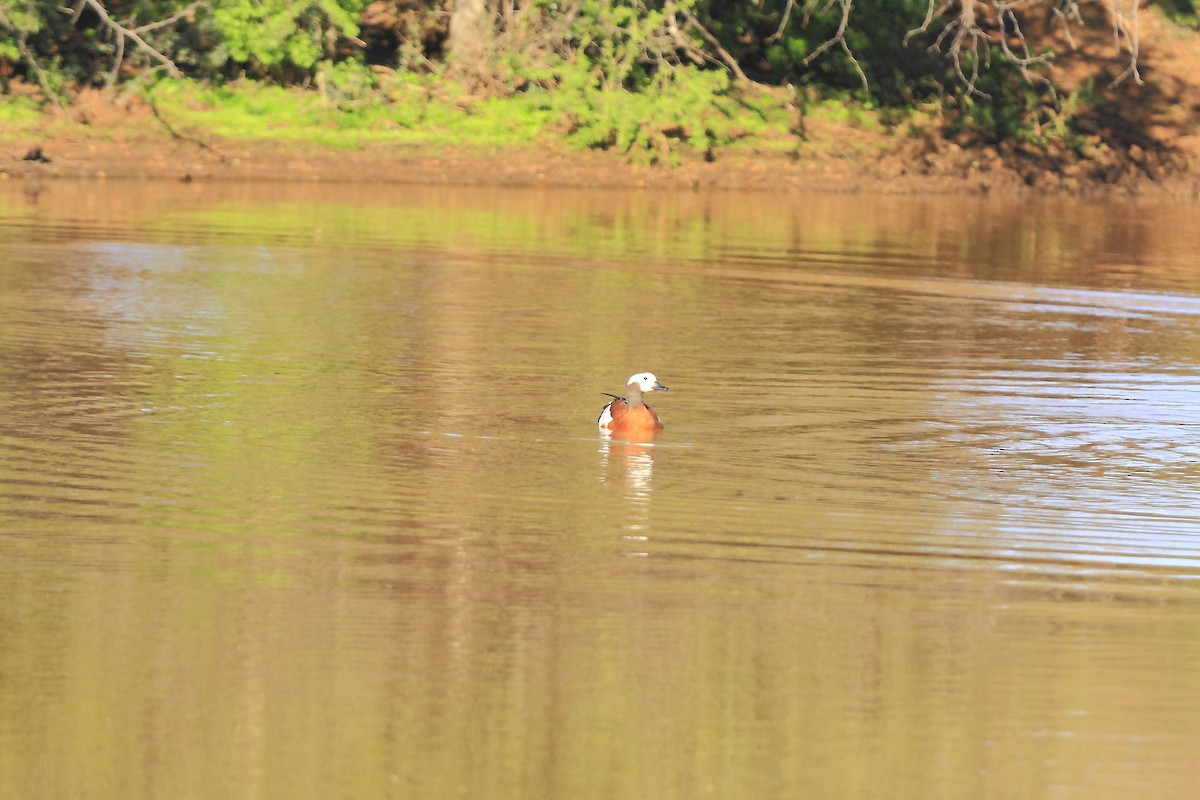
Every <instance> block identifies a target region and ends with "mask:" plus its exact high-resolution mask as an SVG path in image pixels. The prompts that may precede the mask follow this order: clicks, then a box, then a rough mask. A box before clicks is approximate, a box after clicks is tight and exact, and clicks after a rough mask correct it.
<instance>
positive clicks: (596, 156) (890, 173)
mask: <svg viewBox="0 0 1200 800" xmlns="http://www.w3.org/2000/svg"><path fill="white" fill-rule="evenodd" d="M842 134H843V135H852V134H850V133H849V132H845V131H843V132H842ZM893 145H894V146H893V147H892V148H890V149H880V150H878V151H877V154H874V155H872V156H871V157H870V158H865V157H862V156H861V155H860V156H845V157H843V156H839V155H837V154H834V155H817V156H809V155H805V154H804V153H803V148H800V149H799V151H798V152H797V153H794V154H783V155H780V154H778V153H772V154H766V153H734V154H720V153H718V154H716V156H715V158H714V159H713V160H712V161H698V160H697V161H694V162H691V163H683V164H680V165H678V166H673V167H666V166H646V165H637V164H631V163H629V162H628V161H627V160H625V159H624V158H622V157H620V156H617V155H612V154H607V153H600V152H578V151H570V150H551V149H546V148H542V149H538V150H532V149H507V150H496V151H487V152H481V151H477V150H474V151H472V150H450V149H445V148H422V147H407V146H396V145H389V146H380V147H367V148H361V149H356V150H334V149H323V148H319V147H314V146H310V145H287V146H284V145H278V144H264V143H261V142H235V141H216V142H196V141H185V140H179V139H172V138H170V137H167V136H146V135H141V136H139V137H137V138H132V137H128V136H122V135H120V133H114V132H113V131H104V132H102V134H101V135H95V136H91V135H74V136H69V137H58V138H48V139H47V138H42V137H30V138H28V139H27V140H25V141H21V140H12V141H9V142H5V143H3V144H0V178H13V179H26V180H38V179H55V178H58V179H64V178H65V179H102V180H103V179H107V180H117V179H155V180H181V181H193V180H203V181H211V180H252V181H337V182H372V183H397V184H404V183H410V184H452V185H494V186H533V185H546V186H577V187H605V188H638V187H648V188H649V187H654V188H678V189H697V190H699V189H729V190H754V189H762V190H772V191H780V190H782V191H787V190H797V191H799V190H806V191H813V190H818V191H836V192H872V193H875V192H880V193H959V192H969V193H984V192H1002V193H1020V192H1039V193H1040V192H1069V193H1081V194H1094V193H1112V192H1117V193H1122V194H1152V195H1179V196H1188V197H1193V196H1200V180H1197V177H1196V176H1195V175H1193V174H1191V171H1189V170H1177V169H1176V170H1171V171H1165V170H1164V174H1162V175H1159V176H1153V175H1151V174H1147V173H1146V172H1143V171H1139V170H1138V169H1136V168H1133V169H1127V170H1125V171H1124V172H1120V171H1117V172H1116V173H1115V174H1113V175H1107V174H1104V175H1102V176H1101V177H1100V178H1098V179H1097V178H1095V177H1090V176H1089V175H1088V174H1087V173H1088V167H1089V165H1087V164H1081V165H1080V166H1079V167H1078V168H1077V170H1076V171H1075V173H1074V174H1063V173H1062V172H1060V171H1054V170H1045V171H1042V172H1039V171H1038V170H1037V169H1036V168H1033V169H1031V168H1028V167H1026V168H1024V169H1022V168H1021V167H1020V166H1018V167H1017V168H1014V167H1013V166H1011V165H1009V164H1007V163H1005V160H1004V159H1003V158H1002V157H1001V156H1000V154H998V153H996V152H995V151H994V150H991V149H987V150H974V151H972V150H966V149H963V148H961V147H958V146H956V145H954V144H952V143H947V142H940V143H937V144H936V145H930V144H929V143H921V142H916V141H912V140H908V141H895V142H893ZM1094 166H1095V168H1096V171H1097V172H1101V173H1102V172H1103V170H1102V167H1103V165H1094Z"/></svg>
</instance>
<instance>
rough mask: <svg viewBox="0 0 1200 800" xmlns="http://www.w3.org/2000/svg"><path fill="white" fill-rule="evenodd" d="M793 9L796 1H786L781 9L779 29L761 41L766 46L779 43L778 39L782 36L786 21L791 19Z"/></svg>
mask: <svg viewBox="0 0 1200 800" xmlns="http://www.w3.org/2000/svg"><path fill="white" fill-rule="evenodd" d="M795 7H796V0H787V5H786V6H784V8H783V16H782V17H781V18H780V20H779V27H778V28H777V29H776V30H775V32H774V33H772V34H771V35H770V36H768V37H767V38H766V39H764V40H763V41H765V42H766V43H768V44H770V43H771V42H777V41H779V39H780V38H781V37H782V36H783V32H784V30H785V29H786V28H787V25H788V21H789V20H790V19H791V18H792V9H793V8H795Z"/></svg>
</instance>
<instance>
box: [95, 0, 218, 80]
mask: <svg viewBox="0 0 1200 800" xmlns="http://www.w3.org/2000/svg"><path fill="white" fill-rule="evenodd" d="M204 5H206V3H203V2H196V3H192V4H191V5H190V6H188V7H187V8H185V9H183V10H182V11H180V12H179V13H177V14H175V15H174V16H173V17H170V18H168V19H167V20H160V21H159V22H151V23H148V24H146V25H142V26H140V27H137V28H127V27H125V26H124V25H122V24H121V23H119V22H117V21H116V20H115V19H113V18H112V16H110V15H109V13H108V9H106V8H105V7H104V4H103V3H101V2H100V0H80V1H79V3H78V4H77V5H76V7H75V11H74V13H73V15H72V20H78V19H79V14H80V11H81V10H82V9H83V8H84V7H87V8H90V9H92V11H94V12H96V16H98V17H100V21H101V22H103V23H104V25H105V27H107V28H108V29H109V30H110V31H112V32H113V33H114V34H115V35H116V37H117V58H116V64H115V65H114V66H113V70H112V72H111V73H110V78H109V80H110V82H112V81H114V80H115V79H116V76H117V71H118V70H119V69H120V67H121V62H122V60H123V59H124V57H125V40H126V39H128V40H129V41H131V42H133V43H134V44H135V45H137V47H138V49H139V50H142V51H144V52H145V53H147V54H148V55H149V56H150V57H151V58H153V59H154V60H156V61H158V62H159V63H160V64H161V65H162V66H163V67H164V68H165V69H166V70H167V74H168V75H170V76H171V77H173V78H178V77H179V76H180V75H182V74H183V73H182V72H180V71H179V67H177V66H175V62H174V61H172V60H171V59H169V58H167V57H166V56H165V55H163V54H162V53H160V52H159V51H157V50H155V49H154V48H153V47H151V46H150V45H149V44H148V43H147V42H146V40H145V39H143V38H142V36H141V34H142V33H145V32H146V31H151V30H156V29H157V28H161V27H163V26H164V25H171V24H174V23H176V22H178V21H179V20H180V19H183V17H185V16H186V15H187V14H190V13H191V12H192V11H194V10H196V9H197V8H199V7H200V6H204Z"/></svg>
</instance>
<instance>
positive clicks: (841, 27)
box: [802, 0, 871, 92]
mask: <svg viewBox="0 0 1200 800" xmlns="http://www.w3.org/2000/svg"><path fill="white" fill-rule="evenodd" d="M837 2H838V3H839V4H840V5H841V7H842V19H841V21H840V22H839V23H838V29H837V32H836V33H834V34H833V36H830V37H829V38H828V39H826V40H825V41H824V42H822V43H821V44H820V45H819V46H818V47H817V49H816V50H813V51H812V52H811V53H809V54H808V56H807V57H806V58H805V59H804V61H803V62H802V63H803V64H804V66H806V67H807V66H808V65H809V64H811V63H812V62H813V61H814V60H815V59H817V58H818V57H819V56H820V55H821V54H822V53H824V52H825V51H827V50H829V49H830V48H832V47H833V46H834V45H840V46H841V48H842V52H843V53H845V54H846V58H848V59H850V63H851V64H853V65H854V71H855V72H857V73H858V79H859V80H860V81H862V87H863V91H864V92H869V91H870V90H871V87H870V86H869V85H868V84H867V75H866V73H865V72H863V70H862V66H860V65H859V63H858V59H856V58H855V57H854V53H853V52H852V51H851V50H850V45H848V44H846V25H847V24H849V22H850V10H851V9H852V8H854V0H837Z"/></svg>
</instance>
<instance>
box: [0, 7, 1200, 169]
mask: <svg viewBox="0 0 1200 800" xmlns="http://www.w3.org/2000/svg"><path fill="white" fill-rule="evenodd" d="M1081 1H1082V0H1034V2H1030V3H1028V4H1025V5H1024V6H1022V13H1021V16H1018V15H1017V14H1016V12H1015V11H1014V10H1013V7H1012V4H1011V3H1004V2H1000V0H983V1H982V2H979V3H974V4H970V5H969V6H959V5H958V4H956V3H948V4H943V3H941V2H933V0H762V2H758V3H729V2H724V0H632V1H631V0H526V1H525V2H520V3H515V4H512V3H509V4H496V3H489V2H485V0H375V1H374V2H368V0H222V2H219V3H216V2H193V3H184V2H181V1H180V0H76V2H75V3H74V5H72V6H70V7H63V6H60V5H58V4H54V3H46V2H43V0H0V87H3V89H4V90H5V94H6V95H7V98H6V102H3V103H0V120H4V121H9V120H20V119H25V118H26V116H27V115H28V114H29V113H31V112H30V104H29V101H26V100H19V99H17V96H18V95H20V96H25V97H29V96H31V95H32V94H36V96H37V97H39V98H40V101H39V102H41V103H43V104H45V105H51V106H56V107H62V106H63V105H65V104H66V103H68V102H69V101H70V99H71V97H72V96H73V95H74V94H76V93H78V92H80V91H82V90H84V89H95V88H99V89H103V90H106V91H108V92H110V93H111V94H112V95H113V96H114V97H115V96H118V95H121V96H125V97H128V96H129V95H130V94H133V95H141V96H143V97H145V98H147V99H149V101H150V102H152V103H154V104H155V107H156V110H157V111H158V112H159V114H160V116H161V118H162V119H163V120H164V121H165V122H167V124H169V125H171V126H172V127H173V128H174V129H176V130H177V131H192V132H194V133H196V134H197V135H200V134H205V135H208V134H212V135H218V136H236V137H251V138H274V139H286V140H296V139H303V140H309V141H316V142H320V143H323V144H328V145H335V146H339V145H342V146H357V145H361V144H364V143H368V142H376V141H399V142H422V143H445V144H453V145H462V144H468V145H471V144H479V145H492V144H505V143H510V142H530V141H532V140H534V139H536V138H538V137H545V136H556V137H558V138H561V139H564V140H565V141H567V142H568V143H571V144H574V145H575V146H578V147H583V148H600V149H611V150H616V151H618V152H621V153H625V154H627V155H628V156H629V157H630V158H632V159H635V160H643V161H651V162H653V161H666V162H674V161H677V160H678V159H679V158H680V157H681V155H684V156H686V155H688V154H691V155H692V156H693V157H695V156H706V157H707V156H710V155H711V154H712V153H713V151H714V150H715V149H718V148H722V147H729V146H731V145H734V144H735V143H736V142H737V141H738V140H739V139H741V138H743V137H747V136H757V135H761V134H763V133H764V132H771V133H772V134H773V135H774V136H775V137H776V138H779V137H781V136H783V137H788V136H790V137H791V138H792V144H790V145H788V146H791V147H795V140H796V139H797V138H800V139H802V138H803V123H802V121H801V120H799V119H798V118H802V117H804V116H805V115H823V116H825V117H827V118H830V119H834V120H838V119H841V118H843V117H844V118H845V120H846V121H849V122H852V123H854V124H857V125H859V126H865V127H870V126H872V125H875V124H885V123H886V124H887V125H890V126H893V127H894V126H897V125H898V124H903V123H906V122H909V121H911V120H913V119H916V118H921V119H925V120H930V119H936V120H937V121H938V124H939V125H941V126H943V130H944V131H945V132H947V133H949V134H950V135H968V136H970V137H973V138H974V139H975V140H977V141H993V142H998V141H1002V140H1011V139H1016V140H1019V141H1022V142H1025V143H1028V144H1031V145H1034V146H1042V147H1047V146H1051V145H1054V146H1067V147H1070V148H1077V147H1078V136H1077V135H1076V132H1075V129H1074V128H1075V126H1074V120H1075V116H1076V115H1077V114H1079V113H1080V112H1081V111H1082V110H1083V109H1085V108H1087V107H1088V106H1089V104H1090V103H1091V102H1092V101H1093V100H1094V99H1095V95H1094V93H1092V91H1091V88H1090V87H1089V89H1088V92H1085V93H1082V94H1081V93H1076V94H1074V95H1072V94H1071V93H1068V92H1064V91H1061V90H1057V89H1056V88H1055V87H1054V86H1053V85H1052V84H1051V83H1050V81H1049V80H1048V79H1047V78H1045V77H1044V76H1043V73H1042V72H1041V71H1040V70H1041V69H1043V68H1044V66H1045V65H1046V63H1047V62H1048V60H1049V58H1050V57H1051V54H1050V53H1048V52H1046V51H1045V50H1039V49H1038V48H1037V46H1036V44H1037V43H1036V42H1035V41H1032V40H1031V39H1030V40H1027V39H1026V33H1025V31H1026V29H1027V28H1031V21H1036V19H1038V15H1042V16H1043V17H1046V18H1049V17H1048V15H1049V14H1051V13H1052V12H1054V13H1058V12H1062V13H1064V14H1065V16H1064V17H1062V18H1063V19H1067V20H1070V19H1073V18H1074V17H1072V14H1073V13H1074V12H1076V11H1078V10H1079V6H1080V3H1081ZM1118 1H1119V0H1111V2H1118ZM1166 5H1167V8H1166V9H1165V10H1166V11H1167V12H1169V14H1170V15H1171V17H1172V18H1173V19H1176V20H1178V21H1180V22H1182V23H1183V24H1188V23H1189V22H1190V21H1192V20H1194V19H1195V18H1196V8H1195V5H1194V3H1193V2H1192V0H1169V2H1167V4H1166ZM968 9H970V11H968ZM941 12H945V15H944V16H943V15H941ZM1075 24H1076V25H1077V26H1078V25H1082V24H1083V23H1082V22H1076V23H1075ZM1118 33H1119V34H1120V36H1121V37H1124V38H1123V39H1120V41H1124V42H1125V43H1126V49H1127V51H1128V53H1130V54H1135V53H1136V52H1137V51H1136V47H1135V46H1134V45H1135V44H1136V39H1135V38H1134V36H1135V34H1136V29H1135V28H1134V27H1128V28H1126V27H1119V28H1118ZM1129 59H1130V60H1129V65H1130V70H1129V71H1128V74H1127V76H1126V77H1128V78H1129V79H1130V80H1137V78H1138V76H1137V72H1136V66H1137V62H1136V60H1135V56H1134V55H1129ZM31 87H36V88H35V90H33V89H31ZM909 127H911V126H909Z"/></svg>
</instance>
